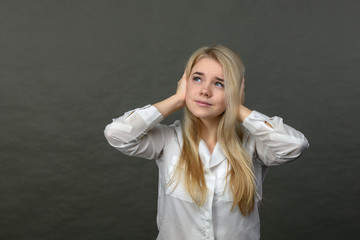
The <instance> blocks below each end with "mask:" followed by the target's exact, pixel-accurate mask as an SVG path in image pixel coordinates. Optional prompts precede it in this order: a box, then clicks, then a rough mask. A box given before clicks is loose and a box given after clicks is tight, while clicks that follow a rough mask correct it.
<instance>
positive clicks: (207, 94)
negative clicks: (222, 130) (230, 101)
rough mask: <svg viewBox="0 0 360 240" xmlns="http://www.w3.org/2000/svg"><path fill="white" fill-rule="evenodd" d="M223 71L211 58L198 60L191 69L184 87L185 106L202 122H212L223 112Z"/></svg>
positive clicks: (224, 105) (224, 106)
mask: <svg viewBox="0 0 360 240" xmlns="http://www.w3.org/2000/svg"><path fill="white" fill-rule="evenodd" d="M224 85H225V83H224V75H223V69H222V66H221V64H220V63H219V62H217V61H215V60H213V59H211V58H202V59H200V60H199V61H198V62H197V63H196V64H195V65H194V67H193V68H192V70H191V73H190V77H189V79H188V82H187V85H186V106H187V107H188V109H189V110H190V112H191V113H192V114H194V115H195V116H196V117H198V118H200V119H202V120H214V119H216V118H219V116H220V114H222V113H223V112H224V111H225V108H226V104H225V89H224V87H225V86H224Z"/></svg>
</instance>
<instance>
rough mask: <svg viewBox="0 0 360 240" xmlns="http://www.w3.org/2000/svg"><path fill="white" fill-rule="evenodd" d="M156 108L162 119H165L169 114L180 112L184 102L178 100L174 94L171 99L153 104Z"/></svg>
mask: <svg viewBox="0 0 360 240" xmlns="http://www.w3.org/2000/svg"><path fill="white" fill-rule="evenodd" d="M153 105H154V107H156V108H157V109H158V110H159V112H160V113H161V115H162V116H163V118H166V117H167V116H169V115H170V114H172V113H174V112H176V111H178V110H180V109H181V108H183V106H184V101H183V100H182V99H180V98H179V97H178V96H177V95H176V94H175V95H172V96H171V97H169V98H167V99H165V100H163V101H161V102H158V103H155V104H153Z"/></svg>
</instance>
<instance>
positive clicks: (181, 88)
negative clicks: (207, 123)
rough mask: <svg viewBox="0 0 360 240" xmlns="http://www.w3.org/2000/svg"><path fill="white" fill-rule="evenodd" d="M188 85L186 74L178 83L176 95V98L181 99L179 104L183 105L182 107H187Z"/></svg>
mask: <svg viewBox="0 0 360 240" xmlns="http://www.w3.org/2000/svg"><path fill="white" fill-rule="evenodd" d="M186 83H187V78H186V74H185V73H184V74H183V76H182V77H181V79H180V80H179V82H178V85H177V89H176V94H175V96H176V97H177V98H178V99H179V102H180V103H181V104H182V107H183V106H184V105H185V97H186Z"/></svg>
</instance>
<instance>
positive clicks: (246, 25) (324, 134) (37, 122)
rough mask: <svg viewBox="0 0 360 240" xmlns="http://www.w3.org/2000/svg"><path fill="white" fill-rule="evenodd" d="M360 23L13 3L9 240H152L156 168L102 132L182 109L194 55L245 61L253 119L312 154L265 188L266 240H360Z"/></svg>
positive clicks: (336, 12) (5, 182)
mask: <svg viewBox="0 0 360 240" xmlns="http://www.w3.org/2000/svg"><path fill="white" fill-rule="evenodd" d="M359 12H360V3H359V1H356V0H354V1H340V0H339V1H329V0H327V1H316V0H315V1H288V0H283V1H266V0H263V1H260V0H259V1H255V0H253V1H250V0H248V1H239V0H233V1H155V0H152V1H130V0H129V1H124V0H122V1H45V0H44V1H3V0H0V81H1V82H0V84H1V85H0V100H1V101H0V107H1V114H0V127H1V138H0V147H1V151H0V239H87V240H88V239H154V238H155V237H156V235H157V229H156V223H155V217H156V200H157V167H156V164H155V163H154V162H152V161H148V160H143V159H138V158H130V157H127V156H124V155H122V154H121V153H119V152H117V151H116V150H114V149H112V148H111V147H110V146H109V145H108V144H107V142H106V140H105V138H104V137H103V129H104V127H105V125H106V124H107V123H109V122H111V119H112V118H115V117H118V116H120V115H121V114H122V113H123V112H124V111H126V110H130V109H132V108H135V107H141V106H143V105H145V104H149V103H155V102H157V101H160V100H162V99H164V98H166V97H168V96H170V94H172V93H174V91H175V89H176V83H177V81H178V79H179V78H180V77H181V75H182V73H183V69H184V65H185V62H186V60H187V58H188V57H189V55H190V54H191V53H192V52H193V51H194V50H195V49H197V48H199V47H201V46H204V45H209V44H214V43H222V44H224V45H226V46H228V47H230V48H232V49H234V50H235V51H237V52H238V53H239V54H240V55H241V56H242V58H243V60H244V62H245V66H246V104H245V105H246V106H248V107H249V108H251V109H256V110H258V111H261V112H264V113H266V114H268V115H271V116H273V115H278V116H281V117H283V118H284V121H285V123H288V124H289V125H292V126H294V127H295V128H297V129H299V130H300V131H302V132H303V133H304V134H305V135H306V136H307V138H308V139H309V141H310V149H309V150H307V152H305V154H304V155H303V156H302V157H301V158H300V159H299V160H298V161H296V162H294V163H292V164H290V165H286V166H281V167H274V168H272V169H271V171H270V173H269V175H268V177H267V179H266V181H265V191H264V194H265V200H264V201H263V206H262V208H261V220H262V222H261V223H262V229H261V231H262V239H264V240H267V239H286V240H288V239H301V240H303V239H309V240H310V239H316V240H318V239H354V237H355V236H358V235H359V228H358V225H359V207H358V205H359V193H360V191H359V174H358V173H359V165H360V164H359V152H358V151H357V147H358V145H359V137H358V135H359V121H358V119H359V116H360V115H359V106H358V99H357V96H359V87H360V84H359V80H358V78H359V73H360V70H359V62H360V61H359V60H360V59H359V58H360V57H359V56H360V54H359V52H360V44H359V42H360V36H359V35H360V31H359V22H360V14H359ZM180 116H181V113H177V114H175V115H173V116H171V117H169V118H168V119H166V120H165V121H164V122H165V123H172V122H173V121H174V120H175V119H177V118H180Z"/></svg>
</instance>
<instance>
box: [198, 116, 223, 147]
mask: <svg viewBox="0 0 360 240" xmlns="http://www.w3.org/2000/svg"><path fill="white" fill-rule="evenodd" d="M219 121H220V119H213V120H203V119H201V124H200V136H201V139H202V140H203V141H204V142H205V143H206V145H207V147H208V149H209V151H210V153H212V152H213V150H214V148H215V145H216V143H217V129H218V125H219Z"/></svg>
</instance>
